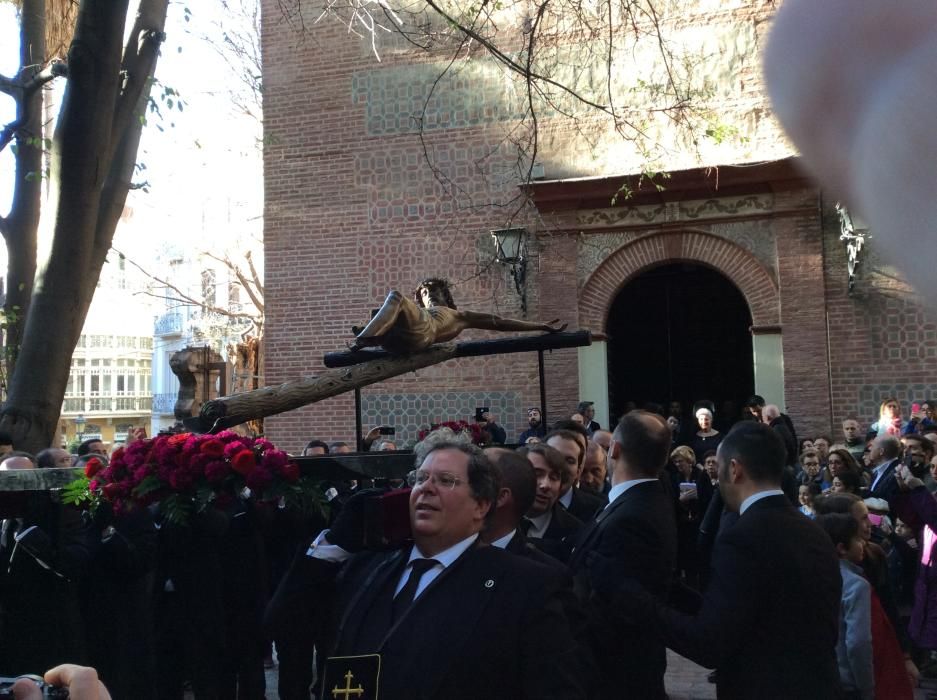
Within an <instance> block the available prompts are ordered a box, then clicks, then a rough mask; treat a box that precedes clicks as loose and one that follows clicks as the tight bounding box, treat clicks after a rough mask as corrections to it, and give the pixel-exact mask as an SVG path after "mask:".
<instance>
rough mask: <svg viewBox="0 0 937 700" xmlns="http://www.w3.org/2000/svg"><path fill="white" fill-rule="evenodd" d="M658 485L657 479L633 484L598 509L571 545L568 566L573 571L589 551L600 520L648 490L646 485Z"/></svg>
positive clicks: (655, 486)
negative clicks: (574, 543)
mask: <svg viewBox="0 0 937 700" xmlns="http://www.w3.org/2000/svg"><path fill="white" fill-rule="evenodd" d="M659 486H660V482H659V481H646V482H644V483H641V484H635V485H634V486H632V487H631V488H629V489H628V490H627V491H625V492H624V493H623V494H621V495H620V496H619V497H618V498H616V499H615V500H614V501H613V502H612V503H609V504H608V505H607V506H605V508H603V509H602V510H600V511H599V512H598V514H596V516H595V517H594V518H593V519H592V520H591V521H590V522H589V524H588V525H586V526H585V527H584V528H582V530H580V533H581V535H580V536H579V538H578V540H577V542H576V546H575V547H573V552H572V556H571V557H570V560H569V567H570V568H571V569H573V570H574V571H575V570H576V569H577V568H578V567H579V566H580V565H581V564H582V558H583V557H584V556H585V554H586V552H588V551H589V547H590V546H591V545H592V543H593V542H594V541H595V538H596V537H597V536H598V534H599V531H600V530H601V529H602V528H601V525H602V522H603V521H605V520H607V519H608V518H609V517H611V516H612V515H613V514H614V513H615V511H617V510H618V509H620V508H622V507H623V506H624V504H625V503H627V502H628V500H629V499H631V498H634V497H636V496H638V495H639V494H641V493H642V492H643V491H646V490H648V487H651V488H658V487H659Z"/></svg>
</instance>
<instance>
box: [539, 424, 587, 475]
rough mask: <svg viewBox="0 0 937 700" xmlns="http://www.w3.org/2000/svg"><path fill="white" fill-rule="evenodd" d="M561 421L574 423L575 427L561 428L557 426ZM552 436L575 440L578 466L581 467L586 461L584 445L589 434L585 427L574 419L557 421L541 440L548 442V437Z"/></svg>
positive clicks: (585, 445)
mask: <svg viewBox="0 0 937 700" xmlns="http://www.w3.org/2000/svg"><path fill="white" fill-rule="evenodd" d="M561 423H562V424H563V425H564V426H565V425H566V424H569V425H575V426H576V428H577V429H573V428H567V427H562V428H559V427H557V426H559V425H560V424H561ZM553 437H559V438H563V439H564V440H572V441H573V442H575V443H576V444H577V445H578V446H579V467H580V468H581V467H582V465H583V464H585V463H586V447H587V446H588V445H589V434H588V433H587V432H586V429H585V428H583V427H582V426H581V425H579V423H577V422H576V421H572V420H571V421H557V422H556V423H555V424H554V426H553V430H551V431H550V432H549V433H547V434H546V435H545V436H544V437H543V441H544V442H549V440H550V438H553ZM564 462H565V460H564Z"/></svg>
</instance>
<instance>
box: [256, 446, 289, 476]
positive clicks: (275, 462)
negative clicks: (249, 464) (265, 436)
mask: <svg viewBox="0 0 937 700" xmlns="http://www.w3.org/2000/svg"><path fill="white" fill-rule="evenodd" d="M289 461H290V458H289V455H287V454H286V452H284V451H283V450H267V451H266V452H264V458H263V462H262V464H263V465H264V466H265V467H267V469H270V470H272V471H274V472H279V470H280V468H281V467H283V466H284V465H285V464H286V463H287V462H289Z"/></svg>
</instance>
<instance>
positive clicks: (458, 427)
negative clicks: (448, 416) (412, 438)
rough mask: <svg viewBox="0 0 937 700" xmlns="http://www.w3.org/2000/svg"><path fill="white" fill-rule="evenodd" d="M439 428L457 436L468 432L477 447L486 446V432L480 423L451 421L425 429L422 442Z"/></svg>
mask: <svg viewBox="0 0 937 700" xmlns="http://www.w3.org/2000/svg"><path fill="white" fill-rule="evenodd" d="M439 428H449V430H451V431H452V432H454V433H455V434H456V435H458V434H459V433H463V432H467V433H468V434H469V436H470V437H471V438H472V442H473V443H474V444H476V445H484V444H485V438H486V436H485V431H484V430H483V429H482V426H481V425H480V424H478V423H469V422H468V421H464V420H450V421H446V422H445V423H434V424H433V426H432V427H430V428H424V429H423V430H421V431H420V440H423V439H424V438H425V437H426V436H427V435H429V434H430V433H431V432H433V431H434V430H438V429H439Z"/></svg>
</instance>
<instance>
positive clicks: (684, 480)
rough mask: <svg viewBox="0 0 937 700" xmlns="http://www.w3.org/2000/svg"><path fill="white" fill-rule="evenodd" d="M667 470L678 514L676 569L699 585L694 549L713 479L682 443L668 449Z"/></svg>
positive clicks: (698, 567)
mask: <svg viewBox="0 0 937 700" xmlns="http://www.w3.org/2000/svg"><path fill="white" fill-rule="evenodd" d="M668 471H669V473H670V478H671V483H672V486H673V495H674V512H675V513H676V515H677V573H678V574H682V575H683V578H684V581H685V582H686V583H687V585H689V586H692V587H693V588H699V586H700V557H699V553H698V551H697V540H698V539H699V526H700V522H701V521H702V519H703V514H704V513H705V512H706V508H707V507H708V506H709V501H710V499H711V498H712V495H713V486H712V481H711V480H710V478H709V476H707V474H706V472H704V471H703V470H702V469H700V468H699V465H698V464H697V463H696V453H695V452H693V450H692V449H691V448H689V447H687V446H686V445H681V446H680V447H677V448H676V449H674V450H673V452H671V453H670V468H669V469H668Z"/></svg>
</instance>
